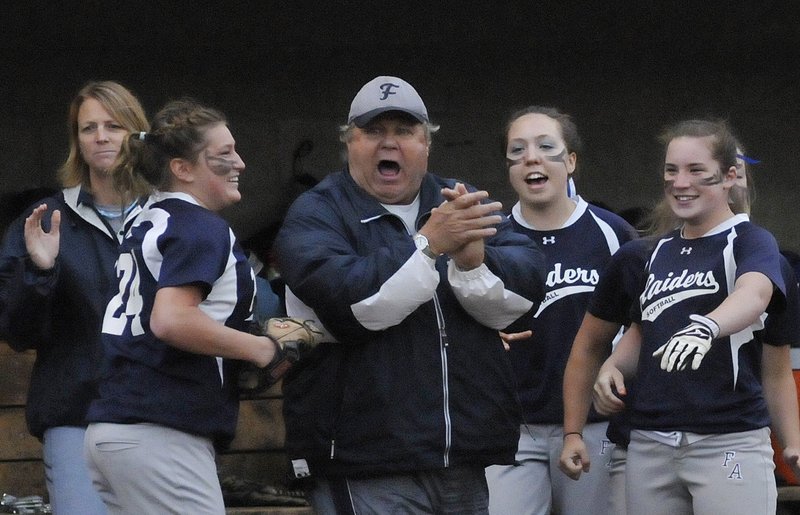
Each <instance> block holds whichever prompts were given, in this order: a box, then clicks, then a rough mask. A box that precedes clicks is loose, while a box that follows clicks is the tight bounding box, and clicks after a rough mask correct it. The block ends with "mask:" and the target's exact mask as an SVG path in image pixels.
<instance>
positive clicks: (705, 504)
mask: <svg viewBox="0 0 800 515" xmlns="http://www.w3.org/2000/svg"><path fill="white" fill-rule="evenodd" d="M625 476H626V480H627V481H626V485H625V488H626V492H627V495H628V513H629V514H630V515H639V514H646V515H658V514H663V515H678V514H694V515H718V514H720V513H724V514H726V515H740V514H741V515H766V514H774V513H775V510H776V509H777V498H778V494H777V489H776V487H775V464H774V462H773V461H772V446H771V444H770V439H769V428H768V427H764V428H761V429H756V430H754V431H745V432H742V433H726V434H715V435H711V436H709V437H708V438H704V439H702V440H699V441H695V442H694V443H688V442H680V443H679V445H677V446H673V445H667V444H665V443H662V442H659V441H656V440H652V439H649V438H647V437H645V436H643V435H641V434H639V433H638V432H637V431H632V432H631V443H630V445H628V459H627V463H626V470H625Z"/></svg>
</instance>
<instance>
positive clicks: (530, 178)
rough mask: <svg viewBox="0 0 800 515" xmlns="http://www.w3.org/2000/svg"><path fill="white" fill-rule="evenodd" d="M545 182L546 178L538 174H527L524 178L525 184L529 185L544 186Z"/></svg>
mask: <svg viewBox="0 0 800 515" xmlns="http://www.w3.org/2000/svg"><path fill="white" fill-rule="evenodd" d="M547 181H548V178H547V176H546V175H544V174H542V173H539V172H533V173H529V174H528V175H527V176H526V177H525V183H526V184H530V185H537V184H544V183H545V182H547Z"/></svg>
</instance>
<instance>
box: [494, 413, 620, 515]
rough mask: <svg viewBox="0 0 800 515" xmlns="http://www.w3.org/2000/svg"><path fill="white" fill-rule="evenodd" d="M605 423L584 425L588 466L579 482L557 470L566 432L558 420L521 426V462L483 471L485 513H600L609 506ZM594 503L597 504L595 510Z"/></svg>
mask: <svg viewBox="0 0 800 515" xmlns="http://www.w3.org/2000/svg"><path fill="white" fill-rule="evenodd" d="M607 427H608V423H607V422H597V423H594V424H587V425H586V427H584V429H583V440H584V442H586V448H587V450H588V452H589V453H590V455H591V460H592V468H591V470H590V471H589V472H588V473H584V474H581V478H580V480H579V481H574V480H572V479H570V478H568V477H567V475H566V474H564V473H563V472H561V470H560V469H559V468H558V462H559V459H560V457H561V449H562V448H563V446H564V433H563V429H562V427H561V424H528V425H524V426H522V427H521V428H520V439H519V448H518V450H517V454H516V456H515V459H516V461H518V462H519V465H492V466H491V467H488V468H487V469H486V479H487V481H488V483H489V513H491V514H492V515H511V514H513V515H523V514H529V515H549V514H551V513H555V514H564V515H572V514H583V513H604V512H605V510H606V508H607V507H608V505H609V489H610V486H609V475H608V468H607V464H608V462H609V459H610V455H611V450H612V449H613V448H614V444H613V443H611V442H610V441H609V440H608V438H607V437H606V429H607ZM598 507H601V508H600V509H599V510H598Z"/></svg>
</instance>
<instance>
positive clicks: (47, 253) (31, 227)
mask: <svg viewBox="0 0 800 515" xmlns="http://www.w3.org/2000/svg"><path fill="white" fill-rule="evenodd" d="M46 212H47V204H41V205H40V206H38V207H37V208H36V209H34V210H33V212H32V213H31V215H30V216H29V217H28V218H26V219H25V248H26V249H27V251H28V255H29V256H30V258H31V261H33V264H35V265H36V266H37V267H38V268H40V269H42V270H49V269H51V268H53V266H55V263H56V257H58V251H59V246H60V239H61V231H60V229H61V212H60V211H59V210H57V209H56V210H55V211H53V214H52V215H51V217H50V232H45V230H44V229H43V228H42V217H43V216H44V214H45V213H46Z"/></svg>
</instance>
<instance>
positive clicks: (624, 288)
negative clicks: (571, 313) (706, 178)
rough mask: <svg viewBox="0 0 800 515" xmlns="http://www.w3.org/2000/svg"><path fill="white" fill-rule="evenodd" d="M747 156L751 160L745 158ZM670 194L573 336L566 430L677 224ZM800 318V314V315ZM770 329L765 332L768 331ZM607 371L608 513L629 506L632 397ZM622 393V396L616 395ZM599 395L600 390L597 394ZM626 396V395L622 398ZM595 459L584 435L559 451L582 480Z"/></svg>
mask: <svg viewBox="0 0 800 515" xmlns="http://www.w3.org/2000/svg"><path fill="white" fill-rule="evenodd" d="M743 154H744V152H743V151H742V147H741V145H737V159H736V171H737V178H736V184H735V185H734V186H733V187H731V190H730V205H731V210H732V211H733V212H734V213H736V214H738V213H745V214H749V213H750V191H751V190H750V189H748V181H749V170H748V166H747V165H748V163H749V162H752V161H751V160H750V158H747V157H746V156H744V155H743ZM746 160H747V162H746ZM678 225H679V224H678V220H677V219H676V218H675V215H674V214H673V213H672V210H671V208H670V206H669V203H668V202H667V201H666V199H664V200H662V201H661V202H660V203H659V204H658V205H657V206H656V207H655V209H654V210H653V212H652V215H651V217H650V220H649V223H648V227H647V232H648V233H649V234H650V235H651V236H648V237H644V238H640V239H638V240H634V241H631V242H628V243H626V244H625V245H623V246H622V247H621V248H620V250H619V251H618V252H617V253H616V254H614V256H612V258H611V260H610V261H609V263H608V265H607V266H606V268H605V270H604V273H603V274H602V275H601V277H600V282H599V283H598V285H597V288H595V291H594V294H593V295H592V299H591V301H590V302H589V305H588V308H587V313H586V316H585V318H584V321H583V323H582V324H581V328H580V329H579V330H578V334H577V335H576V337H575V341H574V342H573V345H572V351H571V353H570V358H569V361H568V362H567V368H566V370H565V372H564V429H565V431H566V432H573V431H574V432H581V431H582V430H583V426H584V424H585V422H586V417H587V414H588V412H589V408H590V407H591V406H592V384H593V383H594V381H595V376H597V371H598V369H600V366H601V365H602V364H603V360H604V359H605V349H606V348H607V346H608V344H609V343H610V342H611V341H612V339H613V338H614V337H615V335H616V334H617V332H618V330H619V329H620V327H621V326H628V325H630V323H631V320H630V316H631V313H630V312H631V307H632V306H633V304H634V302H636V299H637V297H638V294H639V291H641V288H642V287H643V284H644V281H645V278H646V276H645V265H646V263H647V258H648V256H649V254H650V252H651V251H652V249H653V247H654V246H655V244H656V242H657V241H658V237H659V236H660V235H662V234H664V233H667V232H670V231H672V230H674V229H675V227H676V226H678ZM786 318H787V314H786V313H781V314H779V315H776V316H770V317H769V318H768V319H767V323H766V325H767V328H768V330H769V328H770V327H781V326H782V325H783V322H780V319H786ZM797 318H800V316H798V317H797ZM765 333H766V332H765ZM798 337H800V334H792V333H791V331H789V332H788V333H784V334H775V335H774V336H773V335H771V336H770V338H768V339H767V340H766V341H773V342H785V341H791V340H792V339H793V338H798ZM604 377H605V374H602V375H601V376H599V377H597V384H598V386H597V387H596V388H601V390H598V391H604V390H607V391H608V392H609V398H605V397H603V398H601V399H598V400H599V401H601V402H599V403H598V404H596V405H595V407H596V408H597V410H598V412H600V413H601V414H609V415H612V416H611V417H610V419H609V425H608V433H607V434H608V437H609V439H610V440H611V441H612V442H613V443H614V444H615V446H614V449H613V451H612V453H611V460H610V462H609V474H610V475H611V498H610V501H611V504H610V506H609V510H608V513H609V514H616V515H624V514H625V513H626V510H625V456H626V453H627V447H628V441H629V433H630V424H629V422H628V413H627V412H626V411H624V408H625V402H629V399H630V398H631V396H632V391H631V382H632V381H630V380H629V381H627V382H626V383H625V385H624V386H623V385H622V384H618V385H617V387H619V388H620V391H619V392H616V393H611V392H612V389H611V387H610V386H608V385H605V384H602V383H603V382H604V381H603V380H602V379H603V378H604ZM617 394H619V395H620V396H621V397H617ZM597 395H599V393H598V394H597ZM621 398H622V399H624V400H625V402H623V401H622V400H621ZM590 462H591V459H590V458H589V456H588V455H587V453H586V447H585V445H584V444H583V442H582V441H581V440H580V439H577V438H576V439H567V440H565V442H564V450H563V451H562V453H561V469H562V471H564V473H565V474H567V475H568V476H569V477H571V478H573V479H579V478H580V476H581V473H582V472H583V471H586V470H589V465H590Z"/></svg>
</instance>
